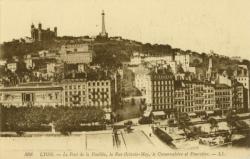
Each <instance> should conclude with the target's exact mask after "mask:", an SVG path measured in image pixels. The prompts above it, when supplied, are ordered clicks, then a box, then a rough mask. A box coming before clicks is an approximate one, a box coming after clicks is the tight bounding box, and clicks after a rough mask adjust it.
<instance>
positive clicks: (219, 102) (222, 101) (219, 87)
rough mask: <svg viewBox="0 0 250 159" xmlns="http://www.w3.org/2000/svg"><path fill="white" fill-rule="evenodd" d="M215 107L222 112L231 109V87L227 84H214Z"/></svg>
mask: <svg viewBox="0 0 250 159" xmlns="http://www.w3.org/2000/svg"><path fill="white" fill-rule="evenodd" d="M215 109H216V110H221V111H222V113H223V112H226V111H228V110H229V109H232V89H231V87H229V86H228V85H225V84H216V85H215Z"/></svg>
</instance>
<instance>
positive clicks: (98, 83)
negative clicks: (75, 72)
mask: <svg viewBox="0 0 250 159" xmlns="http://www.w3.org/2000/svg"><path fill="white" fill-rule="evenodd" d="M111 89H112V88H111V80H108V79H107V80H105V79H103V80H93V81H88V82H87V94H88V95H87V104H88V106H95V107H100V108H102V109H103V110H104V111H106V112H111Z"/></svg>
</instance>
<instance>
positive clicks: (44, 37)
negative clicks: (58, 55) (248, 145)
mask: <svg viewBox="0 0 250 159" xmlns="http://www.w3.org/2000/svg"><path fill="white" fill-rule="evenodd" d="M56 37H57V27H54V30H50V28H48V29H42V24H41V23H39V24H38V28H36V27H35V26H34V24H32V25H31V38H32V40H33V41H48V40H52V39H54V38H56Z"/></svg>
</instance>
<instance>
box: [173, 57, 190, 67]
mask: <svg viewBox="0 0 250 159" xmlns="http://www.w3.org/2000/svg"><path fill="white" fill-rule="evenodd" d="M174 60H175V61H176V62H177V64H180V65H181V66H182V67H183V69H184V71H186V69H187V68H188V67H189V64H190V55H189V54H187V53H177V54H176V55H175V59H174Z"/></svg>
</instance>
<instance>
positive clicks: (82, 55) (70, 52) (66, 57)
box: [60, 44, 93, 64]
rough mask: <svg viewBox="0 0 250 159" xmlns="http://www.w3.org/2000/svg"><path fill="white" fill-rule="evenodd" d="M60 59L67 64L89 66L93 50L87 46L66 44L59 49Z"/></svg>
mask: <svg viewBox="0 0 250 159" xmlns="http://www.w3.org/2000/svg"><path fill="white" fill-rule="evenodd" d="M60 57H61V60H62V61H63V62H65V63H67V64H89V63H90V62H92V58H93V50H92V48H91V46H90V45H89V44H67V45H63V46H62V47H61V50H60Z"/></svg>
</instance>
